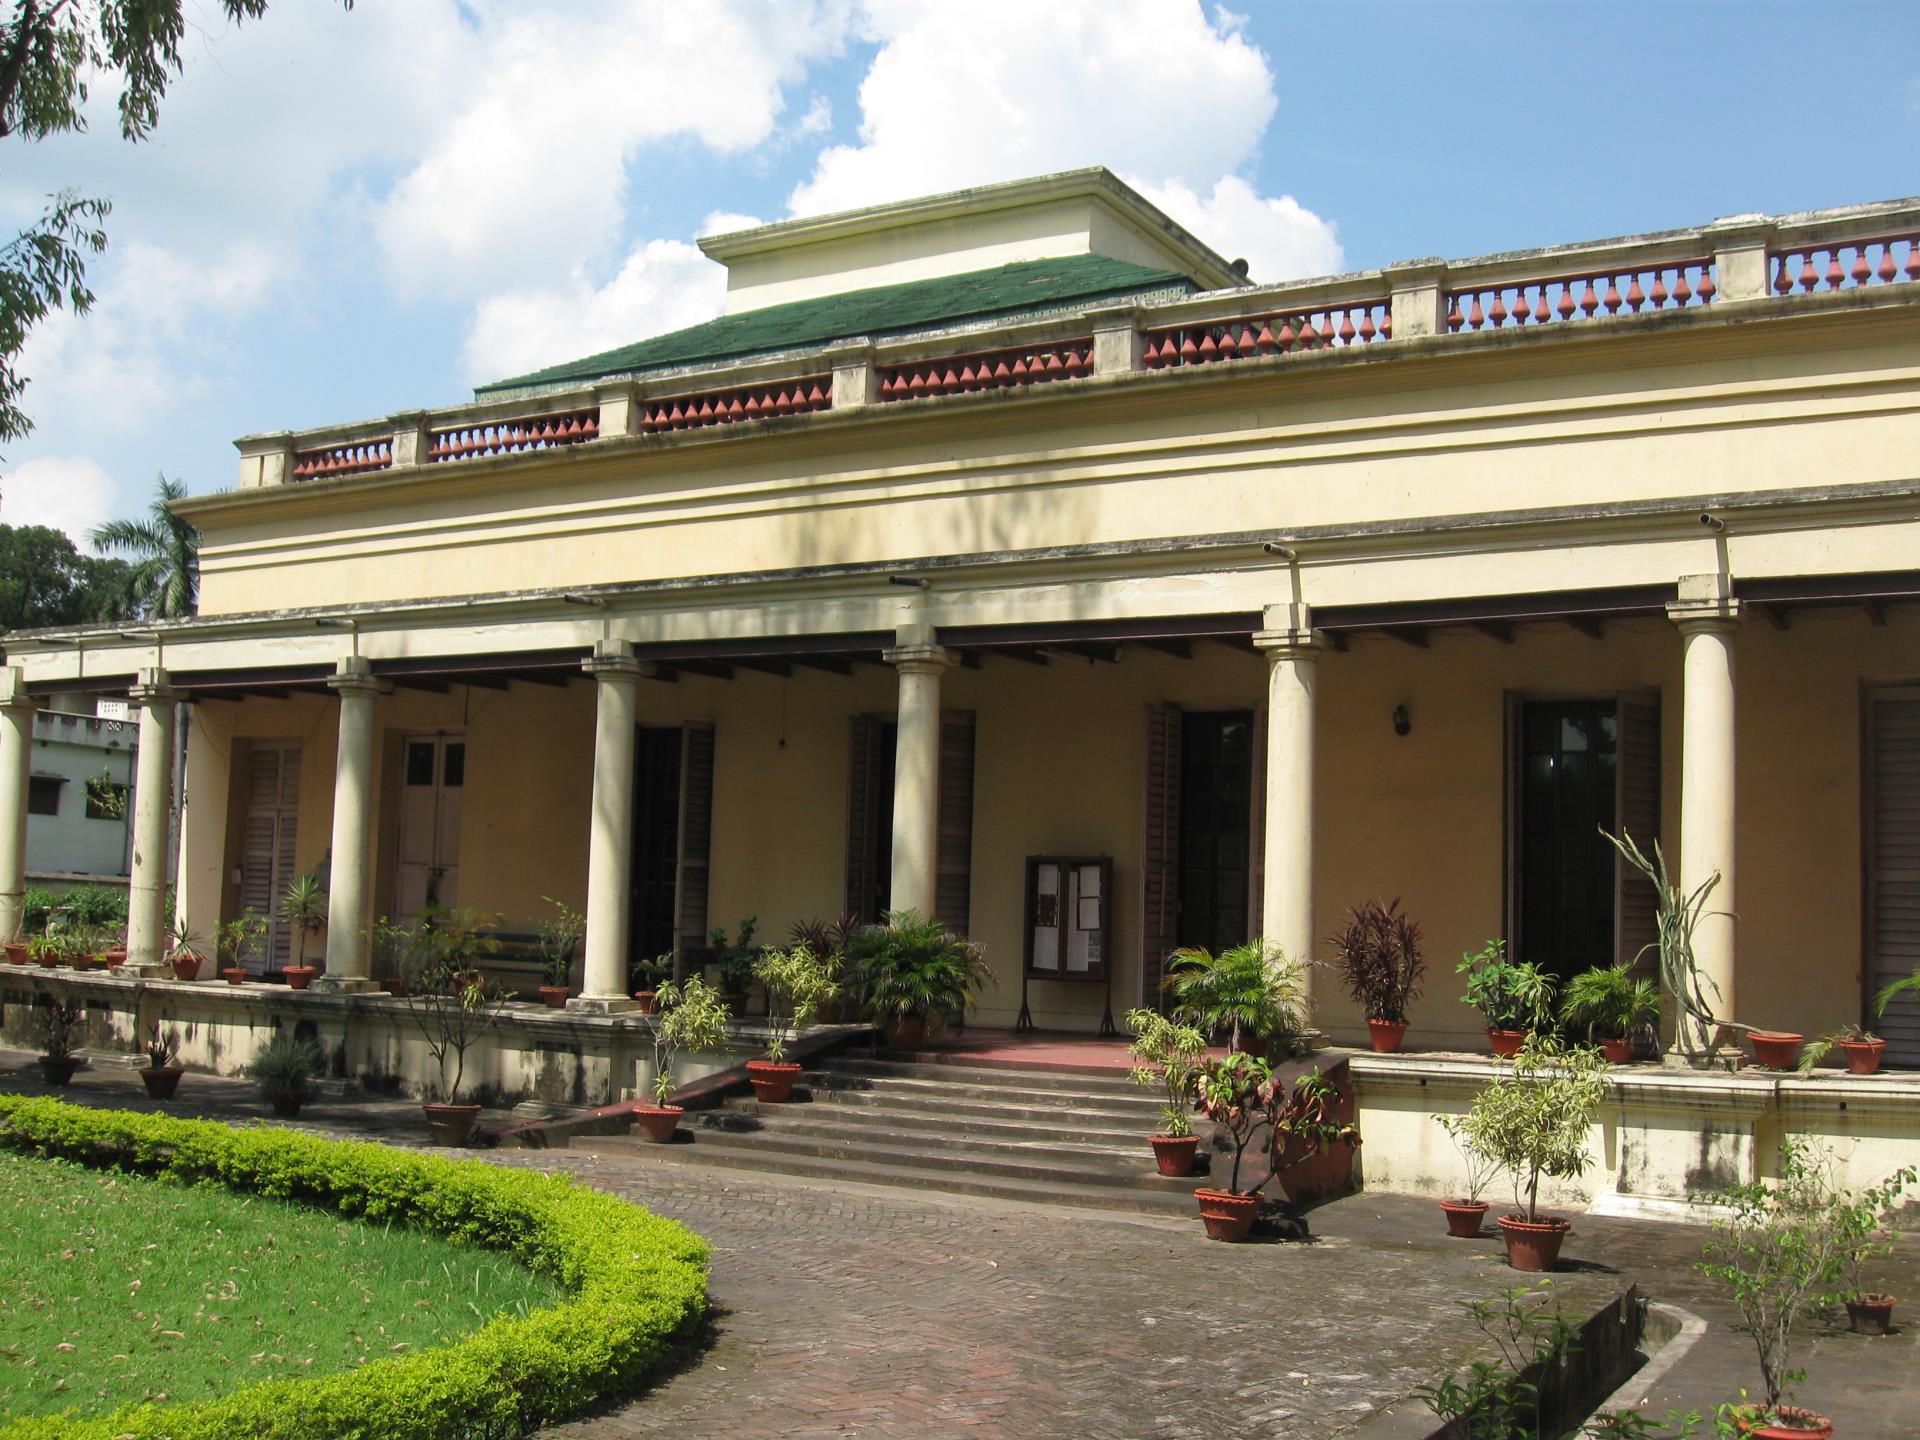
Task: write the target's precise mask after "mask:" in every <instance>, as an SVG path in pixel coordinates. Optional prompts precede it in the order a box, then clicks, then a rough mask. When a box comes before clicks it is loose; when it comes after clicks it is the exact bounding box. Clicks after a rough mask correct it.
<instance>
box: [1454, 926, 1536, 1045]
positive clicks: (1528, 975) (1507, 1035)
mask: <svg viewBox="0 0 1920 1440" xmlns="http://www.w3.org/2000/svg"><path fill="white" fill-rule="evenodd" d="M1454 973H1455V974H1458V975H1464V976H1466V977H1467V985H1466V990H1465V992H1464V993H1463V994H1462V995H1461V997H1460V998H1461V999H1462V1000H1464V1001H1466V1003H1467V1004H1469V1005H1471V1006H1473V1008H1474V1009H1476V1010H1478V1011H1479V1012H1480V1015H1481V1018H1482V1019H1483V1020H1485V1021H1486V1025H1487V1043H1488V1044H1489V1045H1491V1046H1492V1047H1493V1053H1494V1054H1496V1055H1500V1056H1504V1057H1511V1056H1513V1055H1516V1054H1518V1053H1519V1051H1520V1046H1521V1044H1522V1042H1523V1041H1525V1040H1526V1038H1527V1036H1528V1035H1529V1034H1531V1033H1532V1032H1534V1031H1536V1030H1545V1029H1546V1028H1547V1027H1548V1026H1549V1025H1551V1024H1552V1022H1553V976H1552V975H1550V974H1548V973H1547V972H1546V971H1545V970H1542V969H1541V968H1540V967H1539V966H1538V965H1535V964H1533V963H1531V962H1529V961H1515V960H1509V959H1507V942H1506V941H1504V940H1489V941H1488V942H1487V943H1486V945H1485V946H1483V947H1482V948H1481V949H1480V950H1479V951H1478V952H1476V953H1474V954H1471V955H1462V956H1461V957H1460V963H1459V964H1458V965H1456V966H1455V967H1454Z"/></svg>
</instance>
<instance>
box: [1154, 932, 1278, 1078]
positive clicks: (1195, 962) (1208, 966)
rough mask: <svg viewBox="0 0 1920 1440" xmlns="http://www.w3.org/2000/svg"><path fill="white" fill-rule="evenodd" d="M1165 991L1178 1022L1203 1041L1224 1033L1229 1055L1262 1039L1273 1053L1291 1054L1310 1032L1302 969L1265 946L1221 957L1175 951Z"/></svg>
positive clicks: (1251, 945) (1255, 944)
mask: <svg viewBox="0 0 1920 1440" xmlns="http://www.w3.org/2000/svg"><path fill="white" fill-rule="evenodd" d="M1166 990H1167V993H1168V994H1169V995H1170V996H1171V997H1172V999H1173V1014H1174V1017H1175V1018H1176V1019H1179V1020H1182V1021H1185V1022H1186V1023H1187V1024H1189V1025H1192V1026H1193V1027H1194V1028H1195V1029H1197V1030H1199V1031H1200V1032H1201V1033H1202V1034H1204V1035H1219V1034H1221V1033H1223V1032H1224V1033H1225V1034H1226V1036H1227V1048H1228V1049H1229V1050H1240V1049H1242V1048H1244V1046H1245V1045H1246V1044H1247V1043H1249V1042H1251V1041H1252V1040H1254V1039H1255V1038H1259V1039H1261V1040H1262V1041H1264V1042H1265V1044H1266V1045H1267V1046H1268V1048H1269V1049H1270V1050H1272V1051H1274V1052H1275V1053H1281V1054H1286V1053H1290V1052H1291V1051H1293V1050H1294V1049H1296V1048H1298V1044H1299V1041H1300V1037H1301V1035H1302V1034H1303V1033H1304V1032H1305V1031H1306V1028H1307V1022H1308V1019H1309V1017H1308V1014H1307V1006H1306V999H1305V996H1304V993H1303V986H1302V984H1301V980H1300V967H1299V966H1298V965H1296V964H1294V963H1293V962H1291V961H1290V960H1288V959H1287V957H1286V956H1285V955H1283V954H1282V953H1281V952H1280V947H1279V946H1277V945H1270V944H1268V943H1267V942H1266V941H1265V940H1249V941H1248V942H1247V943H1246V944H1244V945H1235V946H1232V947H1231V948H1229V949H1226V950H1222V951H1221V952H1220V953H1219V954H1218V955H1213V954H1210V953H1209V952H1208V951H1206V950H1203V949H1198V948H1193V947H1188V948H1185V949H1180V950H1176V951H1174V952H1173V954H1172V955H1170V956H1169V957H1167V978H1166Z"/></svg>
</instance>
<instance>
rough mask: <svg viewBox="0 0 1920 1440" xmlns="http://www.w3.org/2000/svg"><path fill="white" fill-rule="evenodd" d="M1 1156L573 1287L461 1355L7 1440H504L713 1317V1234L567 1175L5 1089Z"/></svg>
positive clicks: (43, 1422) (266, 1387)
mask: <svg viewBox="0 0 1920 1440" xmlns="http://www.w3.org/2000/svg"><path fill="white" fill-rule="evenodd" d="M0 1145H5V1146H6V1147H8V1148H9V1149H12V1150H18V1151H22V1152H24V1153H27V1154H31V1155H51V1156H59V1157H61V1158H64V1159H68V1160H75V1161H79V1162H80V1163H82V1164H86V1165H94V1166H109V1167H114V1168H121V1169H128V1170H133V1171H137V1172H139V1173H141V1174H146V1175H157V1176H164V1177H171V1178H173V1179H177V1180H180V1181H182V1182H185V1183H189V1184H200V1183H212V1184H219V1185H225V1186H228V1187H230V1188H232V1189H235V1190H243V1191H253V1192H257V1193H259V1194H262V1195H271V1196H275V1197H278V1198H280V1199H287V1200H295V1201H302V1202H305V1203H309V1204H313V1205H317V1206H322V1207H325V1208H327V1209H329V1210H334V1211H337V1212H339V1213H340V1214H343V1215H354V1216H363V1217H365V1218H366V1219H368V1220H373V1221H387V1222H393V1223H397V1224H405V1225H416V1226H419V1227H420V1228H421V1229H423V1230H429V1231H432V1232H434V1233H436V1234H440V1235H449V1236H453V1237H455V1238H457V1239H459V1240H463V1241H466V1242H469V1243H471V1244H474V1245H481V1246H485V1247H487V1248H489V1249H495V1250H501V1251H504V1252H506V1253H507V1254H509V1255H512V1256H513V1257H514V1258H515V1259H517V1260H519V1261H520V1262H521V1263H522V1264H525V1265H527V1266H528V1267H530V1268H532V1269H534V1270H537V1271H540V1272H542V1273H544V1274H547V1275H551V1276H553V1277H555V1278H556V1279H558V1280H559V1281H560V1282H561V1283H562V1284H563V1285H565V1286H566V1287H567V1288H568V1289H569V1290H570V1291H572V1292H573V1293H572V1298H571V1299H569V1300H567V1301H565V1302H563V1303H562V1304H559V1305H556V1306H553V1307H552V1308H550V1309H546V1310H537V1311H534V1312H532V1313H531V1314H528V1315H525V1316H515V1317H510V1318H504V1319H497V1320H494V1321H492V1322H490V1323H489V1324H487V1325H485V1326H483V1327H482V1328H481V1329H479V1330H477V1331H475V1332H474V1333H473V1334H472V1335H470V1336H469V1337H467V1339H465V1340H463V1341H461V1342H460V1343H458V1344H456V1345H449V1346H444V1347H441V1348H437V1349H430V1350H421V1351H417V1352H414V1353H412V1354H408V1355H404V1356H399V1357H396V1358H394V1359H391V1360H380V1361H376V1362H374V1363H372V1364H369V1365H364V1366H361V1367H359V1368H357V1369H354V1370H350V1371H345V1372H342V1373H340V1374H335V1375H323V1376H318V1377H316V1378H314V1379H311V1380H276V1381H270V1382H267V1383H265V1384H258V1385H250V1386H247V1387H245V1388H244V1389H240V1390H236V1391H235V1392H234V1393H233V1394H231V1395H229V1396H226V1397H225V1398H223V1399H220V1400H215V1401H209V1402H205V1403H196V1404H191V1405H189V1404H177V1405H164V1404H163V1405H140V1406H133V1407H130V1408H128V1409H125V1410H121V1411H118V1412H116V1413H114V1414H112V1415H108V1416H105V1417H102V1418H100V1419H97V1420H82V1419H74V1418H72V1417H62V1416H54V1417H36V1418H33V1419H23V1420H16V1421H14V1422H12V1423H11V1424H8V1423H6V1422H3V1421H0V1440H123V1437H124V1440H452V1437H460V1440H502V1437H510V1436H519V1435H523V1434H525V1433H527V1432H528V1431H531V1430H533V1429H536V1428H538V1427H539V1426H541V1425H543V1424H546V1423H548V1422H550V1421H552V1420H555V1419H559V1418H562V1417H564V1416H566V1415H569V1414H571V1413H573V1412H575V1411H577V1410H579V1409H581V1408H582V1407H584V1406H586V1405H588V1404H591V1403H592V1402H594V1401H596V1400H600V1399H602V1398H606V1397H609V1396H613V1395H616V1394H620V1393H623V1392H628V1391H631V1390H632V1389H633V1388H634V1387H635V1386H636V1385H637V1384H638V1383H639V1382H641V1381H643V1380H645V1379H646V1378H647V1377H648V1376H649V1375H650V1374H651V1373H652V1372H653V1371H654V1370H655V1369H656V1368H657V1367H658V1366H659V1365H660V1363H661V1361H662V1360H663V1359H664V1358H665V1357H666V1356H667V1354H668V1353H669V1351H671V1350H672V1349H673V1347H674V1346H675V1345H676V1343H677V1342H678V1341H680V1340H681V1339H682V1338H684V1337H685V1336H686V1335H688V1334H689V1332H690V1331H691V1330H692V1329H693V1327H694V1326H695V1325H696V1324H697V1323H698V1321H699V1319H700V1317H701V1316H702V1315H703V1314H704V1313H705V1310H706V1301H707V1280H706V1263H707V1246H706V1242H705V1241H704V1240H702V1239H701V1238H700V1237H699V1236H697V1235H695V1234H694V1233H693V1232H692V1231H690V1230H688V1229H686V1228H685V1227H684V1226H682V1225H678V1224H675V1223H674V1222H673V1221H671V1220H663V1219H661V1218H660V1217H659V1216H657V1215H653V1214H650V1213H649V1212H647V1211H645V1210H642V1209H640V1208H639V1207H637V1206H634V1205H631V1204H628V1203H627V1202H626V1201H624V1200H620V1199H617V1198H615V1197H614V1196H611V1195H606V1194H603V1193H601V1192H599V1191H596V1190H592V1189H589V1188H587V1187H585V1186H581V1185H575V1184H574V1183H573V1182H572V1181H571V1180H569V1179H567V1178H566V1177H564V1176H554V1175H542V1174H536V1173H533V1172H530V1171H523V1170H509V1169H506V1168H503V1167H501V1166H496V1165H490V1164H487V1163H485V1162H483V1161H475V1160H449V1159H444V1158H441V1157H439V1156H432V1155H420V1154H414V1153H410V1152H407V1151H401V1150H394V1149H390V1148H388V1147H386V1146H382V1145H371V1144H363V1143H359V1142H355V1141H342V1140H323V1139H320V1138H318V1137H317V1136H312V1135H302V1134H297V1133H294V1132H292V1131H287V1130H279V1129H274V1128H272V1127H266V1126H261V1127H252V1128H245V1129H235V1128H233V1127H232V1126H228V1125H224V1124H218V1123H215V1122H211V1121H204V1120H175V1119H170V1118H169V1117H167V1116H164V1115H141V1114H135V1113H133V1112H131V1111H124V1110H89V1109H86V1108H83V1107H81V1106H77V1105H67V1104H63V1103H61V1102H60V1101H57V1100H35V1099H26V1098H24V1097H22V1096H17V1095H0Z"/></svg>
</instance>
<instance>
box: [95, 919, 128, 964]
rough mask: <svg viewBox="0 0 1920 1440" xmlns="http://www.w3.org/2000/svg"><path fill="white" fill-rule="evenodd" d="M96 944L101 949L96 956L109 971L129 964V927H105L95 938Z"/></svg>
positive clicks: (96, 933)
mask: <svg viewBox="0 0 1920 1440" xmlns="http://www.w3.org/2000/svg"><path fill="white" fill-rule="evenodd" d="M93 941H94V944H95V945H97V946H98V947H99V948H98V950H96V952H95V953H96V954H97V955H98V956H99V959H100V963H101V964H102V965H104V966H106V967H107V969H109V970H118V969H119V968H120V967H121V966H122V965H124V964H126V963H127V927H126V926H124V925H108V926H103V927H102V928H101V929H100V930H98V931H97V932H95V934H94V936H93Z"/></svg>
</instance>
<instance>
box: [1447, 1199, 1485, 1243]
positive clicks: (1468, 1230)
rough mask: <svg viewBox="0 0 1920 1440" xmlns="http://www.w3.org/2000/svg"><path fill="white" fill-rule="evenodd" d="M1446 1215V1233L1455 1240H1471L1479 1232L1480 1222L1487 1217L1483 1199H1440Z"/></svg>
mask: <svg viewBox="0 0 1920 1440" xmlns="http://www.w3.org/2000/svg"><path fill="white" fill-rule="evenodd" d="M1440 1208H1441V1210H1443V1211H1445V1212H1446V1216H1447V1234H1449V1235H1451V1236H1453V1237H1454V1239H1456V1240H1471V1239H1473V1237H1474V1236H1476V1235H1478V1234H1479V1233H1480V1222H1481V1221H1483V1220H1485V1219H1486V1218H1487V1202H1486V1201H1484V1200H1442V1201H1441V1202H1440Z"/></svg>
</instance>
